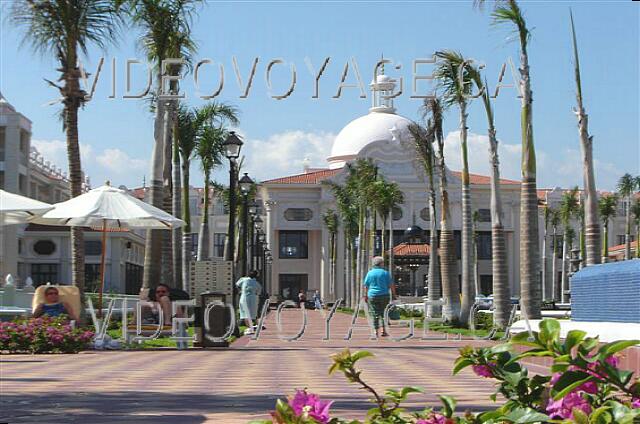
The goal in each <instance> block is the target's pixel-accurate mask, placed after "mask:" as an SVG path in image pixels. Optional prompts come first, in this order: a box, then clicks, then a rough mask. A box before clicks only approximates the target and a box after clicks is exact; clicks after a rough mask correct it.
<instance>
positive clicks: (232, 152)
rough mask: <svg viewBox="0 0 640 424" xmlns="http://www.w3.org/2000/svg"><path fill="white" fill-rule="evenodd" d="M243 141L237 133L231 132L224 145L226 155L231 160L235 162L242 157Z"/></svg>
mask: <svg viewBox="0 0 640 424" xmlns="http://www.w3.org/2000/svg"><path fill="white" fill-rule="evenodd" d="M243 144H244V143H243V142H242V139H241V138H240V137H238V135H237V134H236V133H235V131H231V132H229V135H228V136H227V138H226V140H225V141H224V143H222V145H223V147H224V155H225V156H226V157H227V159H229V160H235V159H238V158H239V157H240V149H242V145H243Z"/></svg>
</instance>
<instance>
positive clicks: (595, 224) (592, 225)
mask: <svg viewBox="0 0 640 424" xmlns="http://www.w3.org/2000/svg"><path fill="white" fill-rule="evenodd" d="M571 32H572V35H573V54H574V62H575V79H576V100H577V108H576V110H575V114H576V117H577V118H578V134H579V136H580V147H581V151H582V178H583V184H584V196H585V202H584V220H585V225H584V232H585V235H584V238H585V239H586V240H585V246H584V250H585V251H583V258H582V259H583V261H584V260H585V257H584V256H585V255H586V265H587V266H589V265H595V264H599V263H600V255H599V252H598V250H599V247H600V220H599V217H598V194H597V192H596V181H595V173H594V170H593V137H591V136H589V127H588V124H589V118H588V116H587V114H586V113H585V111H584V107H583V104H582V83H581V81H580V62H579V59H578V43H577V41H576V33H575V28H574V25H573V15H571ZM581 248H582V243H581Z"/></svg>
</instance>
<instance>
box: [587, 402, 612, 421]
mask: <svg viewBox="0 0 640 424" xmlns="http://www.w3.org/2000/svg"><path fill="white" fill-rule="evenodd" d="M610 409H611V408H610V407H609V406H601V407H600V408H597V409H596V410H594V411H593V412H592V413H591V415H590V416H589V420H590V421H591V423H593V424H608V423H610V422H611V416H610V415H609V410H610Z"/></svg>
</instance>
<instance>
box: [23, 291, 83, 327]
mask: <svg viewBox="0 0 640 424" xmlns="http://www.w3.org/2000/svg"><path fill="white" fill-rule="evenodd" d="M44 299H45V300H44V302H43V303H41V304H39V305H38V307H37V308H36V310H35V311H33V317H34V318H39V317H41V316H45V315H46V316H49V317H52V318H55V317H59V316H60V315H67V316H68V317H69V318H70V319H72V320H76V321H77V320H78V317H77V316H76V315H75V314H74V313H73V309H71V307H70V306H69V304H68V303H66V302H61V301H60V292H58V289H57V288H56V287H47V288H46V289H45V291H44Z"/></svg>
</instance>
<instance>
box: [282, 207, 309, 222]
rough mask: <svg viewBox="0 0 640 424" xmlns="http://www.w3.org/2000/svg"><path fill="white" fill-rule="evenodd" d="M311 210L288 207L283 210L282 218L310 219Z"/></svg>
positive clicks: (290, 219) (294, 219)
mask: <svg viewBox="0 0 640 424" xmlns="http://www.w3.org/2000/svg"><path fill="white" fill-rule="evenodd" d="M311 218H313V211H312V210H311V209H308V208H289V209H287V210H286V211H284V219H286V220H287V221H311Z"/></svg>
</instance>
